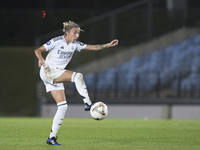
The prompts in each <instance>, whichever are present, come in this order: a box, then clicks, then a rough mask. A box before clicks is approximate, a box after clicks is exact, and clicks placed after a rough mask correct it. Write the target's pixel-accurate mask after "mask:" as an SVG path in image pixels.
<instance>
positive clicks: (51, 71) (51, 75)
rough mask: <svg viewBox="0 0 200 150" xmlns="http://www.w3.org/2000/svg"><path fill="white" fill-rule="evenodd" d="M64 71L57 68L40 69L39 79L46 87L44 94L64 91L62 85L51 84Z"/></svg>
mask: <svg viewBox="0 0 200 150" xmlns="http://www.w3.org/2000/svg"><path fill="white" fill-rule="evenodd" d="M65 71H66V70H64V69H58V68H49V67H48V66H46V67H43V66H42V67H41V68H40V78H41V79H42V81H43V82H44V85H45V87H46V92H49V91H53V90H64V89H65V88H64V85H63V83H53V80H54V79H56V78H57V77H59V76H60V75H61V74H63V73H64V72H65Z"/></svg>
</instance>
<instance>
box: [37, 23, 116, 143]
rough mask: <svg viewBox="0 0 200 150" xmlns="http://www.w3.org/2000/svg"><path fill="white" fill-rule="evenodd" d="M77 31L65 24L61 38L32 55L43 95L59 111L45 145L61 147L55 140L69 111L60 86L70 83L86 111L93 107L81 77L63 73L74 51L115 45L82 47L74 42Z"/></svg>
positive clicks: (66, 72)
mask: <svg viewBox="0 0 200 150" xmlns="http://www.w3.org/2000/svg"><path fill="white" fill-rule="evenodd" d="M80 31H82V30H81V29H80V26H79V25H78V24H76V23H75V22H72V21H69V22H64V23H63V32H64V35H62V36H58V37H55V38H53V39H51V40H50V41H48V42H47V43H46V44H44V45H43V46H41V47H39V48H38V49H36V50H35V55H36V56H37V58H38V65H39V67H41V68H40V77H41V79H42V81H43V82H44V84H45V87H46V92H51V95H52V96H53V98H54V99H55V101H56V103H57V107H58V109H57V112H56V114H55V116H54V119H53V124H52V129H51V132H50V136H49V137H48V139H47V144H50V145H60V144H59V143H58V142H57V141H56V140H57V139H56V138H55V137H56V134H57V132H58V130H59V128H60V125H61V123H62V121H63V119H64V116H65V113H66V110H67V107H68V105H67V101H66V98H65V93H64V86H63V82H66V81H67V82H68V81H69V82H70V81H71V82H74V83H75V86H76V89H77V91H78V92H79V94H80V95H81V96H83V102H84V104H85V111H89V110H90V108H91V106H92V103H91V101H90V98H89V95H88V91H87V89H86V85H85V82H84V80H83V75H82V74H81V73H77V72H73V71H69V70H65V67H66V66H67V64H68V63H69V62H70V60H71V58H72V55H73V53H74V51H75V50H77V51H79V52H80V51H81V50H95V51H97V50H101V49H104V48H107V47H113V46H116V45H118V40H117V39H115V40H113V41H111V42H110V43H107V44H102V45H88V44H84V43H81V42H79V41H77V39H78V37H79V35H80ZM44 51H49V53H48V55H47V57H46V59H45V60H44V58H43V56H42V54H41V53H42V52H44Z"/></svg>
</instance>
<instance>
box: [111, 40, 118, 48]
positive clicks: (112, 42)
mask: <svg viewBox="0 0 200 150" xmlns="http://www.w3.org/2000/svg"><path fill="white" fill-rule="evenodd" d="M118 42H119V41H118V40H117V39H115V40H112V41H111V42H110V43H109V44H110V46H111V47H112V46H117V45H118Z"/></svg>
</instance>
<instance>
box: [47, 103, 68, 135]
mask: <svg viewBox="0 0 200 150" xmlns="http://www.w3.org/2000/svg"><path fill="white" fill-rule="evenodd" d="M57 106H58V109H57V112H56V114H55V116H54V119H53V124H52V128H51V133H50V136H49V138H52V137H56V134H57V132H58V130H59V128H60V126H61V124H62V122H63V119H64V117H65V113H66V111H67V107H68V105H67V102H66V101H62V102H59V103H57Z"/></svg>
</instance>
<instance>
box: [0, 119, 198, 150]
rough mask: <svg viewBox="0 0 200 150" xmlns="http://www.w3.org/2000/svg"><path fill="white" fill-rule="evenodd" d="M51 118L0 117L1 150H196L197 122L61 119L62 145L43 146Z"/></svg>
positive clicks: (60, 133)
mask: <svg viewBox="0 0 200 150" xmlns="http://www.w3.org/2000/svg"><path fill="white" fill-rule="evenodd" d="M51 124H52V118H17V117H16V118H4V117H2V118H0V149H2V150H57V149H59V150H102V149H104V150H199V149H200V121H195V120H134V119H108V118H106V119H105V120H102V121H96V120H93V119H68V118H66V119H64V121H63V124H62V125H61V128H60V130H59V132H58V134H57V136H58V137H59V138H58V142H59V143H60V144H62V145H61V146H51V145H46V139H47V137H48V136H49V132H50V130H51Z"/></svg>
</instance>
